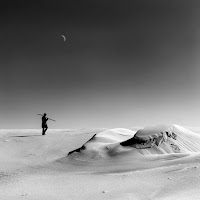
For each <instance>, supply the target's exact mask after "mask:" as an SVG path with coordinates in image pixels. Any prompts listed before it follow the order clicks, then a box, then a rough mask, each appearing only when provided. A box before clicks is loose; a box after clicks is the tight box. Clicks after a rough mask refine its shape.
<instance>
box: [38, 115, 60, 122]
mask: <svg viewBox="0 0 200 200" xmlns="http://www.w3.org/2000/svg"><path fill="white" fill-rule="evenodd" d="M38 115H41V116H43V115H42V114H38ZM48 119H49V120H51V121H54V122H55V121H56V120H54V119H51V118H49V117H48Z"/></svg>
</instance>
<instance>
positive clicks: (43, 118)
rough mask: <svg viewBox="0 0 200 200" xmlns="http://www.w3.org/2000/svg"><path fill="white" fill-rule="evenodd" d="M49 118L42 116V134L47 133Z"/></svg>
mask: <svg viewBox="0 0 200 200" xmlns="http://www.w3.org/2000/svg"><path fill="white" fill-rule="evenodd" d="M47 120H48V118H47V117H46V116H43V117H42V135H45V132H46V131H47V129H48V126H47Z"/></svg>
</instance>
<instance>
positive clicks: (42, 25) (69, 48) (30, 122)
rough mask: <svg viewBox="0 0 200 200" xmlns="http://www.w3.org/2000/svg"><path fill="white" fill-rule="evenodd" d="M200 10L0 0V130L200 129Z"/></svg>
mask: <svg viewBox="0 0 200 200" xmlns="http://www.w3.org/2000/svg"><path fill="white" fill-rule="evenodd" d="M199 5H200V3H198V1H192V0H191V1H188V0H187V1H184V0H173V1H172V0H167V1H160V0H151V1H149V0H138V1H137V0H136V1H133V0H123V1H118V0H116V1H111V0H102V1H96V0H86V1H79V0H77V1H74V0H73V1H72V0H71V1H67V0H65V1H59V0H57V1H47V0H46V1H45V0H41V1H2V3H1V6H0V24H1V31H0V66H1V73H0V74H1V77H0V97H1V98H0V111H1V112H0V122H1V123H0V128H40V118H39V117H38V116H36V114H37V113H44V112H46V113H47V114H48V115H49V116H50V117H52V118H55V119H56V120H57V122H56V123H53V122H49V127H50V128H84V127H125V126H145V125H151V124H157V123H177V124H180V125H190V126H199V111H200V109H199V106H200V103H199V102H200V90H199V84H200V81H199V75H200V69H199V53H200V51H199V50H200V48H199V47H200V46H199V44H200V36H199V35H200V31H199V30H200V29H199V28H200V26H199V25H200V24H199V19H200V18H199V17H200V16H199V12H200V8H199ZM61 35H65V36H66V38H67V40H66V42H64V41H63V38H62V37H61Z"/></svg>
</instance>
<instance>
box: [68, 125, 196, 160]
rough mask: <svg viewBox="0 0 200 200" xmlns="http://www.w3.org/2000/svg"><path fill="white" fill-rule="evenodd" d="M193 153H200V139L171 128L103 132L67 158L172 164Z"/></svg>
mask: <svg viewBox="0 0 200 200" xmlns="http://www.w3.org/2000/svg"><path fill="white" fill-rule="evenodd" d="M194 153H200V136H199V135H198V134H196V133H194V132H192V131H190V130H187V129H186V128H183V127H181V126H178V125H171V126H155V127H146V128H144V129H140V130H138V131H137V132H135V131H132V130H129V129H123V128H116V129H110V130H106V131H103V132H100V133H98V134H95V135H93V137H92V138H91V139H90V140H89V141H87V142H86V143H85V144H83V146H82V147H80V148H78V149H75V150H74V151H71V152H69V154H68V157H69V158H72V159H75V160H79V161H80V160H85V161H86V160H98V159H109V158H121V159H123V158H122V157H124V158H128V159H135V160H137V159H140V160H144V159H145V158H146V159H148V160H149V159H155V158H156V159H158V158H160V159H167V160H174V159H176V158H183V157H185V156H188V155H191V154H194Z"/></svg>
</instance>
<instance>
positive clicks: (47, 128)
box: [44, 126, 48, 134]
mask: <svg viewBox="0 0 200 200" xmlns="http://www.w3.org/2000/svg"><path fill="white" fill-rule="evenodd" d="M47 129H48V127H47V126H46V127H45V130H44V134H45V133H46V131H47Z"/></svg>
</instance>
